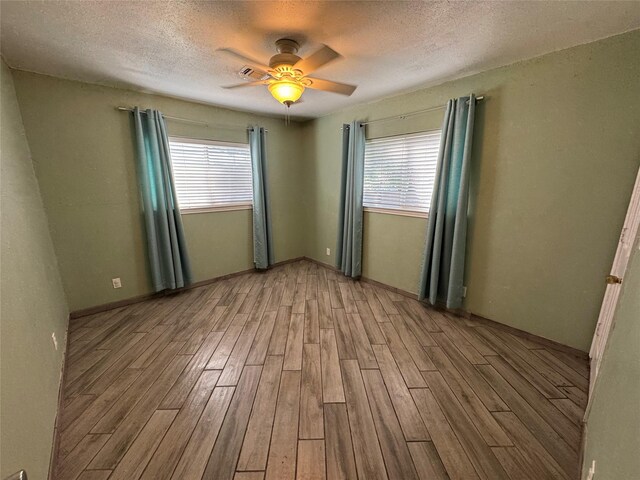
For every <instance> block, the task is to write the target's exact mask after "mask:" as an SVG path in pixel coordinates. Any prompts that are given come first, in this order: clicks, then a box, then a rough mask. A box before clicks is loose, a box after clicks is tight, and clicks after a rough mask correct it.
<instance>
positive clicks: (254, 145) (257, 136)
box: [249, 127, 274, 269]
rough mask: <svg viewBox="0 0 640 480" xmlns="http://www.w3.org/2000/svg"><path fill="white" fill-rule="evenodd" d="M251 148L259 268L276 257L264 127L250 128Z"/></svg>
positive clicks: (266, 265)
mask: <svg viewBox="0 0 640 480" xmlns="http://www.w3.org/2000/svg"><path fill="white" fill-rule="evenodd" d="M249 149H250V151H251V170H252V177H253V262H254V264H255V267H256V268H257V269H265V268H268V267H269V266H270V265H273V263H274V257H273V240H272V238H271V210H270V207H269V192H268V189H267V158H266V156H267V153H266V147H265V130H264V128H260V127H252V128H249Z"/></svg>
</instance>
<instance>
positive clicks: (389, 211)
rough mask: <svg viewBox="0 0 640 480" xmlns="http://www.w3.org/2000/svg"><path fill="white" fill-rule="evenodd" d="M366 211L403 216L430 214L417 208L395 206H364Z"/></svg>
mask: <svg viewBox="0 0 640 480" xmlns="http://www.w3.org/2000/svg"><path fill="white" fill-rule="evenodd" d="M364 211H365V212H369V213H382V214H386V215H400V216H401V217H416V218H427V217H428V216H429V214H428V213H427V212H416V211H415V210H396V209H394V208H378V207H364Z"/></svg>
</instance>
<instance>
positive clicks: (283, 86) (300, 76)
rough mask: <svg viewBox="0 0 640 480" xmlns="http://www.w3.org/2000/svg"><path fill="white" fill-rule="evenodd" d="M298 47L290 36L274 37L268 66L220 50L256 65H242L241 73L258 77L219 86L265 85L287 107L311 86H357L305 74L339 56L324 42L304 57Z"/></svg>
mask: <svg viewBox="0 0 640 480" xmlns="http://www.w3.org/2000/svg"><path fill="white" fill-rule="evenodd" d="M299 49H300V45H299V44H298V42H296V41H295V40H291V39H289V38H281V39H279V40H277V41H276V50H277V51H278V53H277V54H276V55H274V56H273V57H271V58H270V59H269V66H267V65H261V64H260V63H259V62H258V63H256V62H255V61H254V60H252V59H250V58H248V57H245V56H244V55H241V54H238V53H236V52H234V51H233V50H230V49H224V50H222V51H224V52H226V53H230V54H232V55H234V56H236V57H239V58H241V59H242V60H244V61H245V62H246V63H248V64H250V65H252V66H254V67H256V68H252V67H246V68H243V69H242V70H241V72H240V73H241V74H243V75H245V76H247V77H249V78H254V79H258V80H255V81H252V82H245V83H240V84H237V85H229V86H225V87H222V88H244V87H254V86H259V85H266V86H267V88H268V89H269V92H270V93H271V95H272V96H273V98H275V99H276V100H278V101H279V102H280V103H282V104H283V105H286V107H287V108H289V107H290V106H291V105H293V104H294V103H295V102H297V101H299V99H300V97H301V96H302V93H303V92H304V89H305V88H313V89H316V90H323V91H325V92H333V93H339V94H340V95H347V96H348V95H351V94H352V93H353V92H354V90H355V89H356V87H355V86H353V85H347V84H345V83H338V82H332V81H330V80H323V79H321V78H314V77H309V76H308V75H310V74H311V73H313V72H314V71H316V70H317V69H319V68H320V67H322V66H324V65H326V64H327V63H329V62H331V61H333V60H335V59H337V58H339V57H340V54H339V53H337V52H336V51H334V50H333V49H331V48H329V47H328V46H326V45H323V46H322V47H321V48H320V49H319V50H317V51H316V52H314V53H312V54H311V55H309V56H308V57H307V58H300V57H299V56H298V55H296V54H297V53H298V50H299Z"/></svg>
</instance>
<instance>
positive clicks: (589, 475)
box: [587, 460, 596, 480]
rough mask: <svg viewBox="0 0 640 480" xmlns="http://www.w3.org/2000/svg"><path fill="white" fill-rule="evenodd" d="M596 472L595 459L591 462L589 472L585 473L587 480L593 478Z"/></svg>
mask: <svg viewBox="0 0 640 480" xmlns="http://www.w3.org/2000/svg"><path fill="white" fill-rule="evenodd" d="M595 474H596V461H595V460H594V461H592V462H591V467H590V468H589V473H587V480H593V479H594V478H595Z"/></svg>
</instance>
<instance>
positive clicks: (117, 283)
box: [111, 277, 122, 288]
mask: <svg viewBox="0 0 640 480" xmlns="http://www.w3.org/2000/svg"><path fill="white" fill-rule="evenodd" d="M111 283H112V284H113V288H120V287H122V282H121V281H120V277H118V278H112V279H111Z"/></svg>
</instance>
